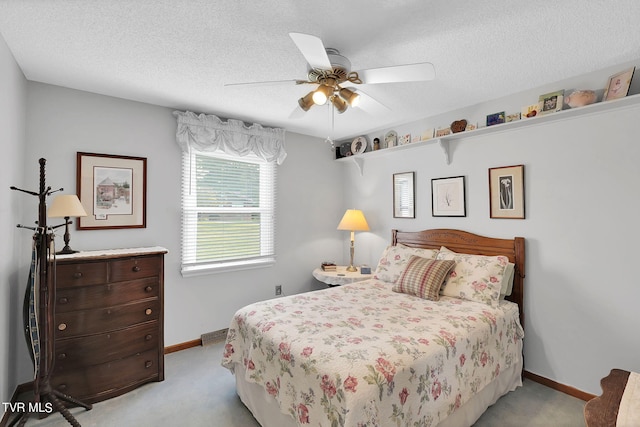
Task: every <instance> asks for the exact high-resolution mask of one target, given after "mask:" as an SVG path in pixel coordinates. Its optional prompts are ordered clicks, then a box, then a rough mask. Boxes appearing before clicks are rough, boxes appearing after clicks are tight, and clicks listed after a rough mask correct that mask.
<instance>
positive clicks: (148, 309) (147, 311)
mask: <svg viewBox="0 0 640 427" xmlns="http://www.w3.org/2000/svg"><path fill="white" fill-rule="evenodd" d="M151 313H153V310H151V309H150V308H147V309H146V310H145V311H144V314H146V315H147V316H148V315H150V314H151Z"/></svg>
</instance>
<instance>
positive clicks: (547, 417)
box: [27, 343, 585, 427]
mask: <svg viewBox="0 0 640 427" xmlns="http://www.w3.org/2000/svg"><path fill="white" fill-rule="evenodd" d="M222 348H223V345H222V343H218V344H214V345H211V346H207V347H195V348H191V349H188V350H183V351H180V352H177V353H172V354H169V355H167V356H166V359H165V377H166V379H165V381H163V382H161V383H153V384H147V385H145V386H143V387H140V388H138V389H136V390H134V391H132V392H130V393H127V394H125V395H123V396H119V397H116V398H114V399H110V400H107V401H104V402H100V403H97V404H95V405H94V406H93V409H92V410H90V411H85V410H84V409H78V408H76V409H73V410H72V413H73V414H74V415H75V416H76V419H77V420H78V422H80V424H82V426H83V427H91V426H96V427H129V426H136V427H146V426H149V427H152V426H153V427H156V426H176V427H192V426H194V427H199V426H215V427H259V425H258V423H257V422H256V421H255V420H254V418H253V416H252V415H251V413H250V412H249V411H248V410H247V409H246V407H245V406H244V405H243V404H242V402H240V399H239V398H238V397H237V396H236V393H235V381H234V378H233V375H231V373H230V372H229V371H228V370H226V369H225V368H223V367H221V366H220V360H221V357H222ZM584 403H585V402H583V401H582V400H579V399H576V398H574V397H571V396H568V395H566V394H564V393H560V392H558V391H555V390H552V389H550V388H548V387H545V386H543V385H540V384H538V383H535V382H533V381H530V380H525V383H524V386H523V387H521V388H519V389H518V390H516V391H514V392H511V393H509V394H508V395H506V396H504V397H502V398H501V399H500V400H499V401H498V402H497V403H496V404H495V405H493V406H492V407H491V408H489V409H488V410H487V412H485V413H484V415H483V416H482V417H481V418H480V420H478V422H477V423H476V424H475V425H474V427H502V426H504V427H579V426H584V421H583V415H582V409H583V407H584ZM67 425H69V424H68V423H67V422H66V421H65V420H64V419H63V418H62V416H61V415H60V414H54V415H52V416H50V417H49V418H47V419H44V420H37V419H30V420H29V421H28V422H27V426H47V427H59V426H60V427H62V426H67Z"/></svg>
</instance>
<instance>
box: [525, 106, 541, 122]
mask: <svg viewBox="0 0 640 427" xmlns="http://www.w3.org/2000/svg"><path fill="white" fill-rule="evenodd" d="M539 112H540V104H531V105H526V106H524V107H522V111H521V112H520V117H521V118H523V119H530V118H531V117H535V116H537V115H538V113H539Z"/></svg>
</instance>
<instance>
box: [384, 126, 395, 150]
mask: <svg viewBox="0 0 640 427" xmlns="http://www.w3.org/2000/svg"><path fill="white" fill-rule="evenodd" d="M384 143H385V146H386V148H391V147H395V146H396V145H398V132H396V131H395V130H390V131H389V132H387V134H386V135H385V136H384Z"/></svg>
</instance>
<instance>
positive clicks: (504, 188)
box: [489, 165, 524, 219]
mask: <svg viewBox="0 0 640 427" xmlns="http://www.w3.org/2000/svg"><path fill="white" fill-rule="evenodd" d="M489 217H491V218H511V219H524V165H516V166H505V167H499V168H490V169H489Z"/></svg>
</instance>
